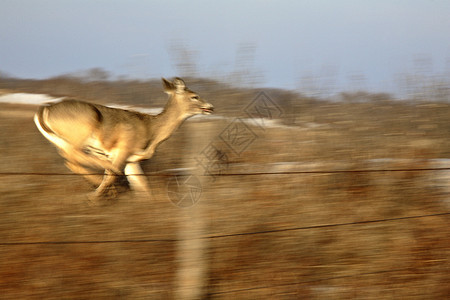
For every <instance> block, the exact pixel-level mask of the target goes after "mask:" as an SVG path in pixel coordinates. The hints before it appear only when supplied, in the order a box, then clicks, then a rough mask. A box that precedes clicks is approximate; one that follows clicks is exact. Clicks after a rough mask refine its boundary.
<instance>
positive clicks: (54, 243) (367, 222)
mask: <svg viewBox="0 0 450 300" xmlns="http://www.w3.org/2000/svg"><path fill="white" fill-rule="evenodd" d="M429 171H450V168H445V167H437V168H398V169H388V168H381V169H354V170H316V171H288V172H243V173H220V174H209V175H204V176H211V175H212V176H217V177H221V176H223V177H227V176H260V175H303V174H340V173H343V174H344V173H373V172H429ZM90 175H103V174H101V173H92V174H90ZM136 175H138V176H146V177H153V176H163V177H170V176H174V175H173V174H170V173H167V172H163V173H161V172H160V173H146V174H136ZM0 176H80V175H79V174H73V173H59V172H0ZM201 176H202V175H201ZM449 216H450V211H446V212H439V213H432V214H421V215H411V216H401V217H393V218H381V219H370V220H361V221H354V222H344V223H328V224H318V225H311V226H300V227H288V228H276V229H271V230H262V231H248V232H235V233H226V234H211V235H204V236H200V237H197V238H196V239H203V240H215V239H224V238H240V237H246V236H247V237H251V236H256V235H266V234H281V233H285V232H295V231H302V230H323V229H329V228H341V227H346V226H363V225H371V224H377V223H385V222H406V221H410V220H417V219H425V218H438V217H444V218H445V217H449ZM178 242H180V239H179V238H148V239H117V240H78V241H77V240H65V241H64V240H57V241H23V242H21V241H11V242H5V241H3V242H0V247H18V246H49V247H51V246H58V245H92V244H123V243H126V244H151V243H178ZM409 271H411V269H410V268H392V269H383V270H376V271H372V272H363V273H355V274H349V275H338V276H332V274H330V276H325V277H321V278H315V279H310V280H303V281H301V280H300V281H295V282H285V283H277V284H269V285H261V286H252V287H247V288H238V289H224V290H218V291H211V292H209V293H208V295H209V296H220V295H230V294H239V293H245V292H252V291H259V290H264V289H279V288H283V287H284V288H289V287H295V286H301V285H305V284H315V283H319V282H326V281H332V280H339V279H351V278H360V277H363V276H376V275H382V274H390V273H398V272H409Z"/></svg>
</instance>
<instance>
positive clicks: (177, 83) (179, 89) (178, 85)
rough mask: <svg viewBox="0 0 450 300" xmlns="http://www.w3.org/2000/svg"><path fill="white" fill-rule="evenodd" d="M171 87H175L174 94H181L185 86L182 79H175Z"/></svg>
mask: <svg viewBox="0 0 450 300" xmlns="http://www.w3.org/2000/svg"><path fill="white" fill-rule="evenodd" d="M173 85H174V86H175V89H176V92H177V93H178V94H180V93H183V92H184V91H185V90H186V84H185V83H184V81H183V79H181V78H179V77H176V78H175V79H174V80H173Z"/></svg>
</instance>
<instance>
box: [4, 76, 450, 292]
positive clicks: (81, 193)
mask: <svg viewBox="0 0 450 300" xmlns="http://www.w3.org/2000/svg"><path fill="white" fill-rule="evenodd" d="M186 81H187V82H188V84H189V83H190V86H192V89H193V90H197V91H199V92H200V93H201V94H202V95H203V96H204V97H205V98H206V99H208V100H209V101H210V102H211V103H213V104H214V105H215V107H216V109H217V111H218V114H221V115H225V116H228V117H229V118H215V119H214V118H212V119H210V120H207V119H201V120H197V121H196V119H193V120H190V121H188V122H186V123H185V124H184V125H183V127H182V128H181V129H180V130H179V131H178V132H177V133H176V134H175V136H174V137H172V138H171V139H169V140H168V141H167V142H166V143H165V144H163V145H162V146H161V147H160V148H159V149H158V151H157V154H156V156H155V157H154V159H153V160H152V161H150V162H148V163H146V165H145V171H146V172H148V173H150V174H153V175H152V176H150V177H149V179H150V182H151V187H152V190H153V198H152V199H142V198H137V197H135V196H134V195H133V193H131V192H129V191H127V190H126V189H125V190H124V191H123V193H122V194H121V195H120V197H119V199H117V200H116V201H113V202H111V203H110V204H109V205H106V206H101V207H91V206H89V205H87V202H86V197H85V195H86V193H87V192H88V191H90V189H91V187H90V186H89V185H88V184H87V183H86V182H85V181H84V180H83V179H82V178H80V177H78V176H75V175H72V174H71V173H70V172H69V171H68V170H66V169H65V167H64V164H63V160H62V158H60V156H59V155H58V154H57V152H56V150H55V149H54V147H52V146H51V145H50V143H48V142H47V141H46V140H45V139H44V138H43V137H42V136H41V135H40V134H39V133H38V131H37V129H36V128H35V126H34V124H33V121H32V116H33V113H34V111H35V109H36V107H34V106H26V105H10V104H0V156H1V158H2V163H1V164H0V173H1V175H0V176H1V180H0V208H1V212H2V213H1V214H2V217H1V219H0V234H1V237H2V239H1V241H0V254H1V256H2V260H1V261H0V290H1V298H2V299H42V298H45V299H171V298H173V296H174V294H173V290H174V289H175V284H176V281H175V273H176V269H177V253H176V245H175V242H174V241H173V240H174V239H176V238H177V231H178V228H179V226H180V222H181V220H183V219H184V216H185V215H186V214H189V209H180V208H178V207H176V206H174V205H173V204H172V203H171V202H170V200H169V198H168V196H167V184H168V181H169V180H170V178H171V177H170V176H157V175H154V174H158V172H160V173H164V174H167V171H165V170H166V169H170V168H181V167H184V166H185V163H186V162H187V161H190V160H192V159H193V158H198V156H199V155H200V154H198V153H194V152H195V151H194V150H192V149H191V148H189V147H188V146H189V145H192V143H196V142H198V143H202V145H205V146H206V145H208V143H210V142H213V143H214V145H215V146H216V147H217V148H218V149H219V150H220V152H221V153H222V154H224V155H225V156H224V157H226V158H227V160H228V166H227V164H223V165H220V166H219V170H218V171H221V172H222V173H228V174H230V173H234V174H235V175H233V176H217V177H215V178H214V179H207V184H204V186H203V194H202V198H201V200H200V202H199V203H197V205H199V206H200V205H201V206H203V208H204V209H203V211H204V214H205V215H204V218H205V220H206V223H207V233H206V235H207V236H209V237H210V238H209V239H207V241H208V251H207V254H206V255H205V260H206V261H207V263H208V266H209V274H208V284H207V285H208V291H207V292H208V298H211V299H447V298H448V295H449V294H450V288H449V285H448V282H450V262H449V257H450V229H449V228H450V227H449V226H448V220H449V215H440V216H428V217H419V218H404V217H409V216H424V215H432V214H441V213H446V212H449V211H450V200H449V192H450V189H449V183H448V182H445V181H444V180H445V179H446V178H445V176H447V175H448V172H449V171H446V170H441V171H436V170H430V169H432V168H435V167H440V166H441V165H439V163H442V162H443V160H442V159H449V158H450V152H449V149H450V147H449V146H450V145H449V141H448V136H449V134H450V123H449V122H448V117H449V116H450V105H449V104H448V103H431V102H406V101H394V100H389V99H388V97H387V96H386V95H369V96H370V97H371V98H370V99H369V100H367V98H366V101H362V102H358V101H353V100H354V99H352V98H346V99H347V101H342V102H326V101H319V100H316V99H308V98H303V97H301V96H300V95H297V94H295V93H291V92H287V91H279V90H266V91H265V93H266V94H267V95H269V96H270V98H271V99H272V100H273V101H274V102H276V103H277V104H278V105H279V106H280V108H281V110H282V111H283V117H282V118H280V120H279V124H280V125H283V126H279V127H276V128H265V129H261V128H258V127H256V126H252V127H251V130H252V131H253V133H254V134H255V140H254V141H253V142H252V143H250V144H249V146H248V147H247V148H246V149H244V150H243V151H242V153H241V154H240V155H237V154H236V153H233V151H231V150H230V148H229V147H227V145H226V144H225V143H224V142H223V141H221V140H220V139H219V138H213V139H211V140H198V141H192V140H190V139H189V138H188V134H189V132H191V131H200V130H204V128H205V127H206V125H207V124H210V125H211V124H212V126H209V127H213V128H214V129H213V132H212V133H209V136H213V137H219V136H220V134H221V133H222V132H223V130H224V129H225V128H226V127H227V126H228V125H229V124H230V122H232V121H233V117H236V116H240V117H245V113H243V112H242V111H243V109H244V108H245V107H246V106H247V105H249V104H250V103H251V102H252V100H253V99H254V97H255V96H256V95H257V94H258V93H259V92H260V91H259V90H249V89H233V88H232V87H229V86H225V85H222V84H219V83H216V82H211V81H203V80H196V79H187V80H186ZM0 88H2V89H7V90H9V91H21V92H37V93H48V94H51V95H55V96H62V95H69V96H78V97H80V98H84V99H96V101H98V102H101V103H123V104H135V105H141V106H143V105H148V106H152V107H153V106H161V105H162V104H163V103H164V101H165V99H166V98H165V96H164V95H163V94H162V92H161V88H160V84H159V82H158V81H152V82H137V81H120V82H112V81H83V80H80V79H74V78H54V79H51V80H45V81H25V80H16V79H4V80H2V81H1V82H0ZM366 96H367V95H366ZM438 159H440V160H438ZM281 162H283V164H276V163H281ZM286 162H289V164H288V163H286ZM226 166H227V167H226ZM393 169H395V170H401V171H395V172H393V171H386V170H393ZM410 169H415V171H411V170H410ZM416 169H427V171H418V170H416ZM361 170H373V171H372V172H360V171H361ZM382 170H385V171H382ZM283 171H290V172H292V171H295V172H297V173H295V172H294V174H292V173H288V174H254V173H260V172H263V173H264V172H266V173H267V172H269V173H276V172H283ZM299 171H300V172H299ZM302 171H319V172H311V173H302ZM321 171H329V172H321ZM341 171H346V172H341ZM43 173H46V174H49V173H50V174H53V175H47V176H43V175H41V174H43ZM239 173H252V174H253V175H239ZM58 174H67V175H58ZM442 178H444V180H442ZM447 179H448V178H447ZM370 220H377V221H376V222H365V221H370ZM335 224H338V225H336V226H334V225H335ZM339 224H340V225H339ZM322 225H333V226H322ZM280 229H288V230H284V231H283V230H281V231H280ZM249 232H250V233H254V234H249V235H235V234H238V233H249ZM77 241H78V242H77ZM94 241H103V242H100V243H94ZM41 242H45V243H41ZM47 242H50V243H47ZM52 242H54V243H52Z"/></svg>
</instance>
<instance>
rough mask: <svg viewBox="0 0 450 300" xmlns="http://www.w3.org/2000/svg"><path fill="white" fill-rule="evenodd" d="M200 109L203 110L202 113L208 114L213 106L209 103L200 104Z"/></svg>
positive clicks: (211, 111)
mask: <svg viewBox="0 0 450 300" xmlns="http://www.w3.org/2000/svg"><path fill="white" fill-rule="evenodd" d="M201 109H202V111H203V114H205V115H209V114H212V113H213V111H214V106H213V105H212V104H211V103H205V104H204V105H202V107H201Z"/></svg>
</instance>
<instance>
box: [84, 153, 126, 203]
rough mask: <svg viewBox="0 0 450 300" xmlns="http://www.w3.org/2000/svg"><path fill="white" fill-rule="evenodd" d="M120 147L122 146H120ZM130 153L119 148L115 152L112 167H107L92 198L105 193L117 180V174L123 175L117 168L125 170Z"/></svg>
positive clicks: (99, 196) (97, 197)
mask: <svg viewBox="0 0 450 300" xmlns="http://www.w3.org/2000/svg"><path fill="white" fill-rule="evenodd" d="M119 149H120V148H119ZM128 156H129V155H128V153H127V152H126V151H120V150H117V151H116V154H113V155H112V157H113V162H112V168H105V174H104V175H103V179H102V182H101V183H100V185H99V186H98V188H97V189H96V190H95V192H94V193H93V194H92V195H91V197H90V198H92V199H99V198H101V197H102V196H104V195H105V192H106V191H107V190H108V188H110V187H111V185H112V184H113V183H114V182H115V181H116V179H117V176H120V175H122V172H121V171H119V172H117V170H123V168H124V165H125V161H126V159H127V158H128Z"/></svg>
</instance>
